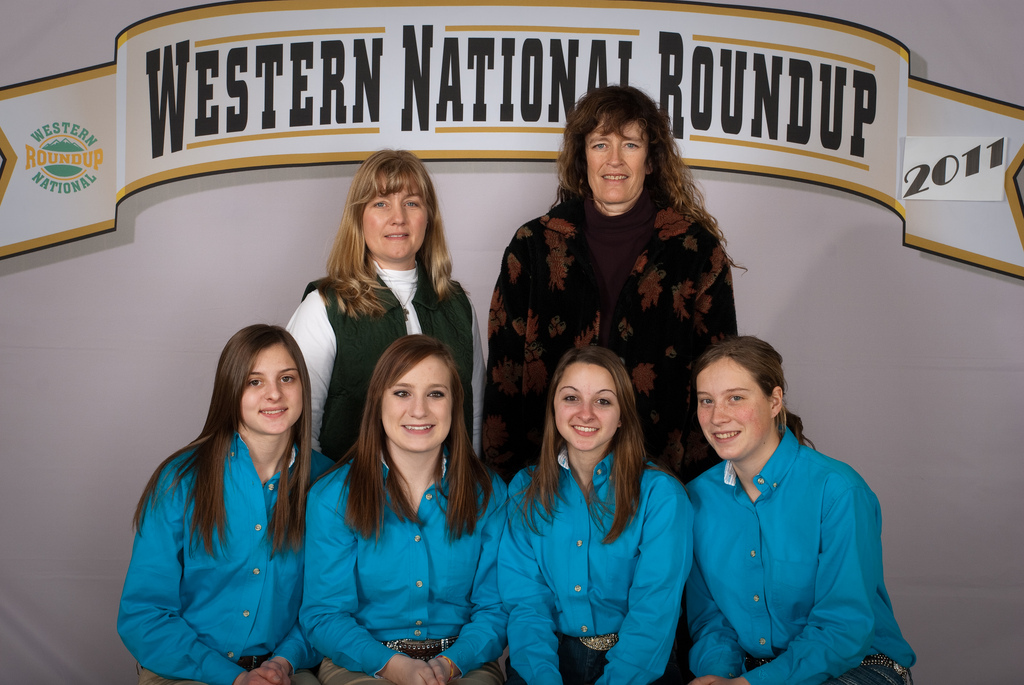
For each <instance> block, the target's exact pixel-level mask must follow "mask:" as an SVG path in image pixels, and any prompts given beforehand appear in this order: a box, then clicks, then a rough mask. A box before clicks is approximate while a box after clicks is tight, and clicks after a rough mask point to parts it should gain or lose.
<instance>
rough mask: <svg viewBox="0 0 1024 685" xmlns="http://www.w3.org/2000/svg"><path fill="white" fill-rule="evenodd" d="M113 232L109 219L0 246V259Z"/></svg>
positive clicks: (112, 225)
mask: <svg viewBox="0 0 1024 685" xmlns="http://www.w3.org/2000/svg"><path fill="white" fill-rule="evenodd" d="M113 230H114V220H113V219H110V220H109V221H101V222H99V223H98V224H92V225H90V226H82V227H80V228H72V229H69V230H67V231H61V232H60V233H51V234H50V235H44V236H40V237H38V238H32V239H31V240H25V241H23V242H20V243H12V244H10V245H0V257H6V256H8V255H15V254H21V253H23V252H32V251H33V250H39V249H42V248H44V247H53V246H54V245H59V244H61V243H69V242H71V241H72V240H78V239H79V238H88V237H89V236H93V235H97V234H99V233H109V232H110V231H113Z"/></svg>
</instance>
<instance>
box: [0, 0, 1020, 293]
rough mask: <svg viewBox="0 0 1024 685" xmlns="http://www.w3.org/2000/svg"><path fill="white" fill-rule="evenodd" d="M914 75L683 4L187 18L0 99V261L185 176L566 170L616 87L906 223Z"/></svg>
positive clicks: (870, 46) (709, 147)
mask: <svg viewBox="0 0 1024 685" xmlns="http://www.w3.org/2000/svg"><path fill="white" fill-rule="evenodd" d="M524 7H528V8H529V11H528V16H529V21H528V22H526V21H524V17H525V16H526V14H524ZM908 59H909V57H908V52H907V50H906V48H905V47H904V46H903V45H901V44H900V43H899V42H898V41H896V40H895V39H893V38H891V37H888V36H886V35H884V34H882V33H880V32H877V31H873V30H871V29H868V28H864V27H860V26H855V25H851V24H848V23H844V22H840V21H835V20H829V19H826V18H821V17H813V16H808V15H801V14H792V13H783V12H776V11H767V10H755V9H744V8H735V7H712V6H705V5H688V4H676V3H658V2H645V3H635V2H600V1H598V2H594V3H589V4H588V6H587V7H579V6H575V5H567V6H552V5H551V4H544V5H541V4H534V3H524V4H521V5H519V6H509V5H499V4H493V5H491V4H487V3H486V2H475V3H474V4H472V5H458V4H451V5H447V4H443V3H437V4H434V3H429V2H385V3H373V4H372V6H371V5H370V3H359V2H337V3H326V4H325V3H321V2H317V3H306V2H253V3H238V4H223V5H211V6H204V7H199V8H195V9H190V10H183V11H180V12H174V13H170V14H167V15H162V16H159V17H154V18H152V19H149V20H145V21H142V22H139V23H138V24H136V25H134V26H132V27H129V28H128V29H126V30H125V31H123V32H122V33H121V35H120V36H118V38H117V52H116V61H115V64H114V65H106V66H103V67H99V68H97V69H94V70H86V71H83V72H80V73H79V74H77V75H69V76H66V77H59V78H55V79H49V80H44V81H40V82H36V83H34V84H23V85H20V86H15V87H11V88H8V89H4V90H0V154H2V155H3V160H2V163H3V166H2V167H0V256H3V255H5V254H6V255H10V254H16V253H18V252H22V251H26V250H29V249H36V248H38V247H41V246H44V245H46V244H49V243H55V242H60V241H63V240H68V239H73V238H77V237H80V236H82V235H86V234H88V233H89V232H98V231H101V230H110V229H112V228H113V219H114V206H115V204H116V203H117V202H120V201H121V200H123V199H124V198H125V197H127V196H129V195H131V194H132V193H135V192H138V191H141V190H143V189H145V188H147V187H151V186H153V185H155V184H158V183H164V182H168V181H173V180H175V179H179V178H183V177H187V176H195V175H202V174H208V173H218V172H224V171H230V170H236V169H250V168H256V167H272V166H291V165H302V164H324V163H341V162H355V161H359V160H361V159H364V158H365V157H366V156H367V155H368V154H369V153H371V152H372V151H374V150H377V149H379V148H382V147H394V148H406V149H410V150H413V151H415V152H416V153H417V154H418V155H419V156H421V157H422V158H424V159H478V160H479V159H485V160H486V159H554V158H555V156H556V155H557V151H558V147H559V144H560V142H561V132H562V126H563V124H564V121H565V115H566V112H567V110H568V109H570V108H571V107H572V104H573V103H574V102H575V101H576V100H577V99H578V98H579V97H580V96H581V95H583V94H584V93H585V92H586V91H587V90H589V89H590V88H593V87H596V86H601V85H606V84H618V83H628V84H630V85H634V86H637V87H639V88H641V89H643V90H644V91H646V92H648V93H649V94H650V95H651V96H652V97H653V98H654V99H655V100H656V101H658V102H659V103H660V104H661V106H662V107H663V108H664V109H665V110H666V112H667V113H668V114H669V117H670V120H671V123H672V126H673V129H674V132H675V135H676V137H677V139H678V140H679V143H680V147H681V149H682V152H683V155H684V157H685V158H686V159H687V162H688V163H689V164H690V165H691V166H694V167H697V168H706V169H721V170H729V171H738V172H745V173H753V174H762V175H771V176H778V177H783V178H790V179H795V180H800V181H805V182H811V183H817V184H821V185H826V186H830V187H834V188H838V189H841V190H844V191H847V192H852V193H856V194H858V195H861V196H864V197H867V198H869V199H871V200H873V201H875V202H877V203H879V204H881V205H883V206H885V207H887V208H889V209H890V210H892V211H894V212H896V213H897V214H898V215H899V216H900V217H901V218H905V217H906V210H905V208H904V204H903V203H902V200H901V199H900V198H901V197H902V193H903V186H904V184H905V179H904V178H903V176H902V169H901V160H900V152H901V144H902V141H903V140H904V139H905V137H906V136H907V130H906V127H907V121H908V117H909V116H910V115H909V113H908V111H907V108H908V102H909V99H910V96H909V90H910V88H909V86H908V84H909V83H910V82H911V81H910V79H909V63H908ZM1008 109H1013V108H1012V106H1008ZM918 135H919V134H918ZM944 135H971V136H994V137H995V138H1001V137H1004V136H1005V137H1006V138H1007V140H1008V141H1009V143H1010V144H1013V143H1016V144H1017V145H1018V146H1019V144H1020V142H1021V141H1024V137H1022V136H1020V135H1014V134H1010V133H1008V132H1007V131H1006V130H1003V129H997V128H993V129H992V130H987V129H986V130H984V131H977V130H971V131H964V132H960V133H955V132H954V133H948V134H944ZM1016 153H1017V149H1016V148H1008V149H1007V157H1008V158H1009V159H1011V160H1012V159H1015V158H1016V157H1017V156H1018V155H1017V154H1016ZM1010 166H1012V164H1011V165H1010ZM1012 171H1013V170H1012V169H1009V168H1008V169H1007V170H1006V173H1007V174H1010V173H1011V172H1012ZM1007 197H1008V198H1009V200H1010V201H1012V200H1013V199H1014V197H1011V196H1010V195H1008V196H1007ZM1016 199H1018V200H1019V196H1018V197H1017V198H1016ZM86 208H88V209H86ZM104 209H105V214H104V213H103V210H104ZM86 216H88V217H89V222H88V223H85V222H84V221H83V217H86ZM37 219H39V220H37ZM94 219H95V220H94ZM14 225H17V226H18V229H17V230H12V231H9V230H8V227H9V226H14ZM33 231H35V233H33ZM1014 233H1016V231H1014ZM907 243H908V244H911V243H910V241H907ZM1011 262H1013V260H1012V259H1011V260H1008V262H1007V263H1011ZM986 266H988V267H989V268H993V267H992V265H991V264H986ZM1018 266H1019V267H1020V271H1019V273H1017V275H1024V258H1022V259H1021V260H1020V261H1019V265H1018ZM1009 271H1010V272H1013V269H1009Z"/></svg>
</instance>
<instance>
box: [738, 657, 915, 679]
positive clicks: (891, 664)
mask: <svg viewBox="0 0 1024 685" xmlns="http://www.w3.org/2000/svg"><path fill="white" fill-rule="evenodd" d="M772 661H775V657H767V658H765V657H756V656H749V655H748V656H747V658H746V660H745V662H744V663H745V664H746V667H747V670H748V671H752V670H754V669H755V668H757V667H758V666H764V665H765V664H767V663H770V662H772ZM860 665H861V666H885V667H886V668H891V669H892V670H894V671H896V673H898V674H899V676H900V677H901V678H903V682H904V683H905V684H906V685H911V683H913V682H914V681H913V680H911V677H910V669H909V668H907V667H906V666H901V665H899V664H898V663H896V662H895V661H893V660H892V659H890V658H889V657H887V656H886V655H884V654H868V655H867V656H866V657H864V661H862V662H860Z"/></svg>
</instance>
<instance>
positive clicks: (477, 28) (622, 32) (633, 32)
mask: <svg viewBox="0 0 1024 685" xmlns="http://www.w3.org/2000/svg"><path fill="white" fill-rule="evenodd" d="M444 30H445V31H449V32H452V33H454V32H461V31H474V32H477V33H499V32H505V31H516V32H527V31H533V32H536V33H599V34H608V35H612V36H639V35H640V29H606V28H585V27H576V26H498V25H494V26H490V25H485V24H479V25H467V26H445V27H444Z"/></svg>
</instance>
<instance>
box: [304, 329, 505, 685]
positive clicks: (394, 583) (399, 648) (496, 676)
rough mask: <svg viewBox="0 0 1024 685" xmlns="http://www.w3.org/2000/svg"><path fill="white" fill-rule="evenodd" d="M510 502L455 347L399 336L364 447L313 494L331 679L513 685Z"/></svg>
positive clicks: (314, 556) (312, 563) (318, 609)
mask: <svg viewBox="0 0 1024 685" xmlns="http://www.w3.org/2000/svg"><path fill="white" fill-rule="evenodd" d="M505 499H506V492H505V485H504V483H503V482H502V481H501V479H500V478H498V477H497V476H495V475H493V474H492V473H490V472H489V471H488V469H487V468H486V467H485V466H484V465H483V464H482V463H481V462H480V461H479V460H478V459H477V458H476V456H475V455H474V454H473V448H472V446H471V441H470V438H469V435H468V434H467V432H466V421H465V414H464V412H463V390H462V384H461V383H460V382H459V375H458V367H457V366H456V363H455V359H454V357H453V356H452V353H451V352H450V351H449V349H448V348H447V347H446V346H445V345H444V343H442V342H440V341H438V340H436V339H434V338H431V337H428V336H424V335H409V336H405V337H402V338H399V339H398V340H396V341H395V342H393V343H392V344H391V345H390V346H389V347H388V348H387V349H386V350H385V351H384V353H383V354H382V355H381V357H380V360H379V361H378V362H377V366H376V368H375V369H374V371H373V375H372V376H371V378H370V384H369V390H368V392H367V397H366V405H365V409H364V412H363V417H362V423H361V425H360V430H359V437H358V439H357V441H356V443H355V445H354V446H353V447H352V448H351V449H349V451H348V452H347V454H346V455H345V457H344V458H343V459H342V461H341V462H339V465H338V467H337V468H335V469H333V470H331V471H330V472H329V473H328V474H327V475H325V476H324V477H323V478H322V479H321V480H320V481H319V482H318V483H317V484H316V486H314V488H313V489H312V491H311V492H310V495H309V507H308V510H307V523H306V526H307V536H306V544H307V550H308V554H307V557H306V558H307V566H306V574H305V591H304V592H305V595H304V597H303V603H302V610H301V614H300V616H301V622H302V626H303V628H304V629H305V630H306V633H307V635H309V639H310V641H311V642H312V643H313V645H314V646H315V647H316V648H317V649H318V650H320V651H321V652H323V654H325V655H326V657H327V658H326V659H324V662H323V664H322V665H321V668H320V680H321V682H322V683H324V685H343V684H346V683H381V682H384V683H395V684H396V685H412V684H416V685H421V684H423V683H429V684H431V685H441V684H443V683H446V682H448V681H449V680H452V679H453V678H457V677H461V682H464V683H470V684H487V685H496V684H500V683H501V682H503V678H502V675H501V670H500V668H499V667H498V665H497V663H496V659H497V658H498V657H499V656H500V655H501V652H502V650H503V649H504V647H505V625H506V622H507V617H506V615H505V612H504V610H503V608H502V606H501V601H500V599H499V597H498V588H497V579H496V575H495V566H496V562H497V557H498V542H499V540H500V538H501V532H502V529H503V528H504V523H505Z"/></svg>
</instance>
